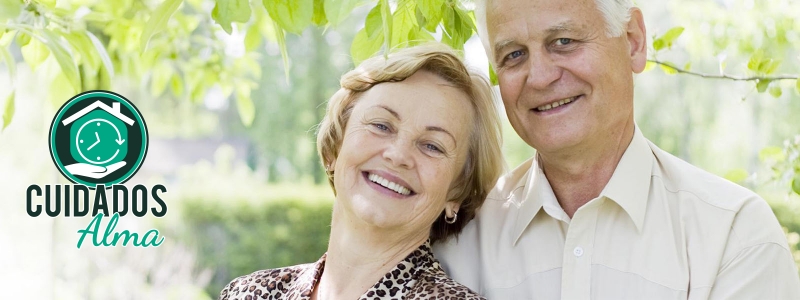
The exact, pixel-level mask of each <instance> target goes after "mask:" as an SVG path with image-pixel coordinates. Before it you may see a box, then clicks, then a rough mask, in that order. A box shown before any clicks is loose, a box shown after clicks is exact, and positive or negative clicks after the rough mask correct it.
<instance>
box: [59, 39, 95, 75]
mask: <svg viewBox="0 0 800 300" xmlns="http://www.w3.org/2000/svg"><path fill="white" fill-rule="evenodd" d="M62 36H63V37H64V39H66V40H67V42H69V44H70V45H71V46H72V49H73V50H75V52H77V53H78V54H79V55H80V62H81V64H86V65H88V66H89V67H90V68H92V69H94V68H97V66H98V64H99V63H100V61H99V58H98V57H97V55H96V54H95V52H94V46H93V45H92V41H91V40H89V37H88V36H86V35H85V34H83V33H81V32H77V31H75V32H72V33H70V34H64V35H62Z"/></svg>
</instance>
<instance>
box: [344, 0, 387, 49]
mask: <svg viewBox="0 0 800 300" xmlns="http://www.w3.org/2000/svg"><path fill="white" fill-rule="evenodd" d="M380 3H381V19H382V20H383V21H382V24H383V39H382V43H383V48H384V49H386V50H385V51H384V52H383V57H384V58H388V57H389V49H391V47H390V42H391V40H392V31H394V29H393V28H392V23H393V20H392V8H391V7H390V6H389V0H380ZM375 39H376V40H377V39H378V38H377V37H376V38H375ZM378 49H380V44H379V45H378ZM350 52H352V49H351V50H350ZM373 54H374V52H373Z"/></svg>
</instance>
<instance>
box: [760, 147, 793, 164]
mask: <svg viewBox="0 0 800 300" xmlns="http://www.w3.org/2000/svg"><path fill="white" fill-rule="evenodd" d="M758 159H759V160H760V161H762V162H768V161H774V162H783V161H784V160H786V154H785V153H784V152H783V149H781V148H780V147H775V146H772V147H766V148H764V149H761V151H759V152H758Z"/></svg>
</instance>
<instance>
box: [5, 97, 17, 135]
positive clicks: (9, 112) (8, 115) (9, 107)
mask: <svg viewBox="0 0 800 300" xmlns="http://www.w3.org/2000/svg"><path fill="white" fill-rule="evenodd" d="M16 92H17V91H15V90H12V91H11V94H10V95H8V97H7V98H6V105H5V108H4V109H3V128H2V129H3V130H5V129H6V128H7V127H8V124H11V120H12V119H13V118H14V110H15V108H14V94H15V93H16Z"/></svg>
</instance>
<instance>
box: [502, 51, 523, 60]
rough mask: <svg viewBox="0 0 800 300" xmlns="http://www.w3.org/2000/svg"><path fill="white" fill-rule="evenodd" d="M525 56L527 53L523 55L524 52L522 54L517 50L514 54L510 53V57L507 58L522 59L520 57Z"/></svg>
mask: <svg viewBox="0 0 800 300" xmlns="http://www.w3.org/2000/svg"><path fill="white" fill-rule="evenodd" d="M523 54H525V53H523V52H522V50H516V51H514V52H511V53H509V54H508V55H506V58H508V59H515V58H517V57H520V56H522V55H523Z"/></svg>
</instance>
